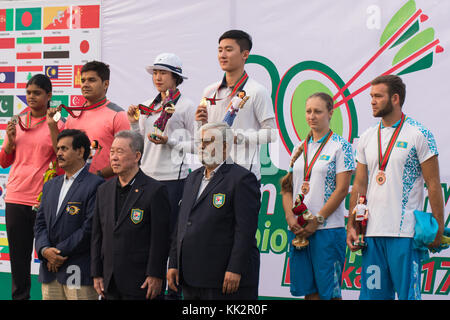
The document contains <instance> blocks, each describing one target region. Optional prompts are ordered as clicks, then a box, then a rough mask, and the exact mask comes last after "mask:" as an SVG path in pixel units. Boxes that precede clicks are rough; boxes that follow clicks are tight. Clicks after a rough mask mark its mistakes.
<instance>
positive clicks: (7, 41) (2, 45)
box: [0, 38, 16, 49]
mask: <svg viewBox="0 0 450 320" xmlns="http://www.w3.org/2000/svg"><path fill="white" fill-rule="evenodd" d="M15 47H16V46H15V43H14V38H2V39H0V49H14V48H15Z"/></svg>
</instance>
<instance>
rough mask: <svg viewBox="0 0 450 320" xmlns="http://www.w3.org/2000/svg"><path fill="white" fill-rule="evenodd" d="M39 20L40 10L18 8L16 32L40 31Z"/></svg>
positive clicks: (40, 16)
mask: <svg viewBox="0 0 450 320" xmlns="http://www.w3.org/2000/svg"><path fill="white" fill-rule="evenodd" d="M41 19H42V10H41V8H18V9H16V30H19V31H26V30H40V29H41Z"/></svg>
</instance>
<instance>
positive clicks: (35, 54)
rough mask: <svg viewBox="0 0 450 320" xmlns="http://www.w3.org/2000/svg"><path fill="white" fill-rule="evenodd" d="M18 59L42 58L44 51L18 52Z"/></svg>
mask: <svg viewBox="0 0 450 320" xmlns="http://www.w3.org/2000/svg"><path fill="white" fill-rule="evenodd" d="M16 59H17V60H33V59H42V52H17V53H16Z"/></svg>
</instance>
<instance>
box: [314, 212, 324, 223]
mask: <svg viewBox="0 0 450 320" xmlns="http://www.w3.org/2000/svg"><path fill="white" fill-rule="evenodd" d="M316 218H317V223H318V224H320V225H322V224H324V222H325V218H324V217H322V216H321V215H320V214H318V215H317V216H316Z"/></svg>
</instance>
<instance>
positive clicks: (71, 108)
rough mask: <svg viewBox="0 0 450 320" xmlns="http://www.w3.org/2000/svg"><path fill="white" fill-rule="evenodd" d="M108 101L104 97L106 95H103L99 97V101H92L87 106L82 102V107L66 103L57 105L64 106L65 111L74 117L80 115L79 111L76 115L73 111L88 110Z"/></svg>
mask: <svg viewBox="0 0 450 320" xmlns="http://www.w3.org/2000/svg"><path fill="white" fill-rule="evenodd" d="M108 103H109V101H108V100H107V99H106V97H104V98H103V99H101V100H100V101H98V102H96V103H94V104H93V105H90V106H88V107H86V103H84V104H83V106H82V107H68V106H66V105H63V104H61V105H59V107H61V108H64V109H66V110H67V112H68V113H69V114H70V115H71V116H72V117H74V118H79V117H80V116H81V113H80V114H79V115H78V116H77V115H75V114H74V113H73V111H81V112H83V111H89V110H94V109H97V108H100V107H101V106H103V105H105V104H108Z"/></svg>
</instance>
